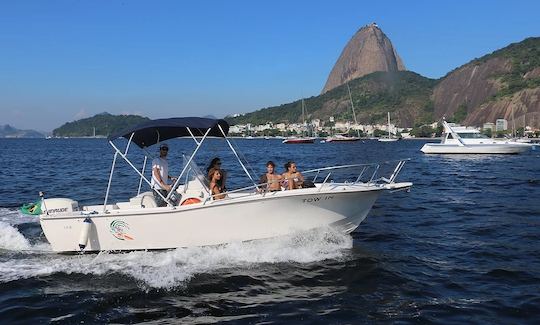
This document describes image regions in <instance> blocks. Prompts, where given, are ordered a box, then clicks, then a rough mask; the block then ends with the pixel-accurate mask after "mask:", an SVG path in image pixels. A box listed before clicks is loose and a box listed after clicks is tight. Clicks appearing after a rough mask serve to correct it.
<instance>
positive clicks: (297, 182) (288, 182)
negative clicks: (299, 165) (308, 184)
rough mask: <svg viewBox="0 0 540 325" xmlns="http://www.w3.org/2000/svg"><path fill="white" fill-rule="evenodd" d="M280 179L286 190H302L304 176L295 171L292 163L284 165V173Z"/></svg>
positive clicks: (294, 164)
mask: <svg viewBox="0 0 540 325" xmlns="http://www.w3.org/2000/svg"><path fill="white" fill-rule="evenodd" d="M281 177H282V178H283V181H282V185H283V187H284V188H285V189H286V190H294V189H298V188H302V185H303V184H304V176H302V174H301V173H300V172H299V171H297V170H296V163H295V162H294V161H288V162H287V163H286V164H285V173H283V175H281Z"/></svg>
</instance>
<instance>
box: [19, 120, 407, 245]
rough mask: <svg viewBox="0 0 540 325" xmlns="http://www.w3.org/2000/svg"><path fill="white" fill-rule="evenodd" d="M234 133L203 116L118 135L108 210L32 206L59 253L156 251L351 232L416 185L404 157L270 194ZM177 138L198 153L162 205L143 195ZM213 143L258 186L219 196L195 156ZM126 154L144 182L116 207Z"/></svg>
mask: <svg viewBox="0 0 540 325" xmlns="http://www.w3.org/2000/svg"><path fill="white" fill-rule="evenodd" d="M228 130H229V125H228V124H227V122H226V121H225V120H215V119H208V118H198V117H187V118H171V119H159V120H150V121H147V122H144V123H142V124H139V125H137V126H135V127H133V128H130V129H127V130H124V131H122V132H120V133H118V134H114V135H112V136H110V137H109V144H110V145H111V146H112V148H113V149H114V151H115V154H114V159H113V163H112V168H111V172H110V176H109V182H108V185H107V190H106V192H105V199H104V202H103V204H101V205H88V206H79V203H78V202H77V201H75V200H72V199H69V198H44V197H43V195H40V196H41V201H38V202H36V203H35V206H25V207H24V208H25V209H26V211H27V212H29V213H32V214H35V215H39V220H40V224H41V227H42V229H43V232H44V234H45V237H46V238H47V240H48V241H49V243H50V244H51V247H52V250H53V251H55V252H63V253H69V252H88V251H91V252H99V251H130V250H154V249H171V248H179V247H193V246H208V245H220V244H226V243H231V242H240V241H250V240H256V239H264V238H272V237H278V236H283V235H290V234H293V233H296V232H301V231H309V230H313V229H317V228H325V227H331V228H333V229H336V230H338V231H341V232H343V233H350V232H352V231H353V230H355V229H356V228H357V227H358V226H359V225H360V223H361V222H362V221H363V220H364V219H365V218H366V217H367V215H368V213H369V211H370V210H371V208H372V206H373V204H374V203H375V201H376V200H377V198H378V196H379V195H380V194H381V193H383V192H395V191H399V190H407V189H409V188H410V187H411V186H412V183H409V182H401V183H398V182H396V178H397V177H398V174H399V173H400V171H401V169H402V168H403V166H404V164H405V161H406V160H399V161H398V160H396V161H394V162H391V163H389V162H387V163H384V164H361V165H346V166H334V167H325V168H317V169H313V170H307V171H302V174H303V175H304V178H305V179H306V180H311V181H312V183H311V184H308V182H305V184H306V186H305V187H303V188H300V189H295V190H282V191H276V192H267V191H266V190H265V188H266V187H265V186H264V185H267V184H259V183H258V178H256V177H255V176H254V175H251V173H250V172H249V171H248V168H246V165H247V166H249V165H248V164H247V161H245V158H243V159H244V160H242V158H240V157H243V155H239V154H238V152H237V149H235V147H234V145H233V143H231V142H230V141H229V139H228V137H227V133H228ZM121 137H122V138H125V139H126V140H127V144H126V148H125V149H123V150H121V149H120V148H119V147H118V146H117V144H116V143H115V142H114V141H115V140H116V139H117V138H121ZM177 137H190V138H191V139H192V140H193V141H194V142H195V149H194V151H193V153H192V154H191V155H190V156H189V157H187V156H184V163H183V167H182V170H181V172H180V174H179V175H178V178H177V180H176V181H175V183H174V184H173V185H172V190H171V192H169V194H167V195H166V196H165V195H162V194H161V193H160V194H158V195H160V196H161V198H162V199H163V200H164V201H165V202H166V203H167V205H166V206H164V207H158V206H157V204H156V200H155V198H154V194H153V193H152V192H141V185H142V183H143V182H144V183H147V184H148V185H150V180H149V179H148V178H147V174H148V173H146V175H145V168H146V165H147V164H146V163H147V161H148V158H150V159H152V156H151V154H150V152H149V151H148V150H147V149H148V148H149V147H152V146H155V145H159V144H160V142H161V141H165V140H168V139H173V138H177ZM208 137H216V138H223V139H224V140H225V142H226V143H224V145H225V146H224V147H225V148H227V147H228V148H230V149H231V151H232V152H233V154H234V156H235V157H237V159H238V163H239V165H240V167H241V170H243V171H244V172H245V175H246V176H247V177H246V178H245V179H246V182H247V183H249V184H248V186H245V187H242V188H239V189H235V190H229V191H228V192H226V193H221V194H219V196H221V195H223V194H225V198H222V199H216V198H218V196H217V195H212V192H211V190H210V189H209V184H208V180H207V177H206V175H205V174H203V173H202V172H201V170H200V168H199V167H198V166H197V164H196V163H195V159H194V158H195V156H196V155H197V153H198V151H199V149H200V148H201V146H202V145H203V143H204V142H205V140H206V139H207V138H208ZM215 141H218V140H215ZM124 142H126V141H124ZM131 144H135V145H136V146H138V147H139V148H141V149H142V151H143V153H144V162H143V164H142V167H141V168H138V167H136V166H135V165H134V164H133V162H131V161H130V160H129V159H128V151H129V148H130V145H131ZM117 158H121V159H123V160H125V161H126V162H127V163H128V165H129V166H130V167H131V168H132V169H133V171H135V173H136V174H137V175H138V176H139V185H138V189H137V188H136V187H135V189H134V191H133V195H134V196H133V197H131V199H129V200H128V201H125V202H115V203H111V202H109V200H108V199H109V193H110V188H111V183H112V180H113V176H114V170H115V166H116V161H117ZM259 163H260V162H259ZM381 167H382V168H381ZM385 167H387V168H389V169H385ZM383 172H385V175H384V176H383ZM386 172H387V173H386ZM173 197H174V198H175V199H173ZM215 197H216V198H215Z"/></svg>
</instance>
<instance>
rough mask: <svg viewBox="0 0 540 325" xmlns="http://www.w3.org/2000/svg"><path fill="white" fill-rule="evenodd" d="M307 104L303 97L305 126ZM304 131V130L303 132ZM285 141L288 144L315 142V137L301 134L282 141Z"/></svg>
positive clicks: (304, 123)
mask: <svg viewBox="0 0 540 325" xmlns="http://www.w3.org/2000/svg"><path fill="white" fill-rule="evenodd" d="M305 110H306V109H305V106H304V99H303V98H302V125H303V126H304V127H306V118H305ZM302 133H303V132H302ZM282 142H283V143H286V144H299V143H313V142H315V138H314V137H305V136H303V135H302V136H300V137H294V136H293V137H289V138H287V139H285V140H283V141H282Z"/></svg>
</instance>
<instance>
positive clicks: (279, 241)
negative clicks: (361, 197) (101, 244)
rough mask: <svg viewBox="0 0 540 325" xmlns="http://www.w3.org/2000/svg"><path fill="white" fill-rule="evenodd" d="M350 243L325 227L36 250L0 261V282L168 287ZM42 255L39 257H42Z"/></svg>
mask: <svg viewBox="0 0 540 325" xmlns="http://www.w3.org/2000/svg"><path fill="white" fill-rule="evenodd" d="M351 247H352V238H351V237H350V236H349V235H344V234H341V233H338V232H335V231H333V230H330V229H325V230H318V231H314V232H309V233H302V234H297V235H294V236H288V237H280V238H275V239H269V240H259V241H252V242H242V243H233V244H228V245H223V246H214V247H195V248H186V249H176V250H172V251H165V252H131V253H126V254H106V253H102V254H99V255H82V256H62V255H56V254H39V255H32V256H28V258H24V259H18V260H13V259H12V260H9V261H5V262H0V282H7V281H13V280H17V279H21V278H32V277H39V276H46V275H51V274H55V273H65V274H71V273H79V274H93V275H106V274H111V273H117V274H123V275H127V276H130V277H132V278H134V279H136V280H138V281H141V283H142V284H143V285H145V286H149V287H153V288H166V289H168V288H173V287H176V286H180V285H184V284H185V283H186V281H188V280H189V279H191V278H192V277H193V276H194V275H196V274H202V273H212V272H216V271H218V270H220V269H224V268H232V267H235V268H237V267H248V268H249V267H253V266H254V265H256V264H257V263H280V262H296V263H309V262H315V261H321V260H325V259H338V258H341V257H343V256H344V254H346V250H344V249H347V248H351ZM44 259H45V261H44Z"/></svg>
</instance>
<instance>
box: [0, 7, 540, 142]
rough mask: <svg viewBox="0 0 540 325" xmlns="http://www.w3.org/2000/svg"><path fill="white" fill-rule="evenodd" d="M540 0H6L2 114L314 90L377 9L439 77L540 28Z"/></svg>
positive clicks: (64, 115)
mask: <svg viewBox="0 0 540 325" xmlns="http://www.w3.org/2000/svg"><path fill="white" fill-rule="evenodd" d="M539 12H540V1H516V2H508V1H445V2H441V1H384V2H375V1H339V0H334V1H192V3H187V2H182V1H159V0H156V1H130V0H124V1H115V0H108V1H106V0H103V1H98V0H92V1H90V0H71V1H53V0H51V1H39V0H38V1H24V0H22V1H1V2H0V31H1V32H0V125H3V124H11V125H13V126H15V127H17V128H23V129H27V128H32V129H37V130H44V131H49V130H52V129H54V128H56V127H58V126H60V125H62V124H63V123H65V122H68V121H73V120H75V119H79V118H82V117H90V116H93V115H94V114H97V113H100V112H104V111H107V112H109V113H112V114H122V113H123V114H125V113H134V114H141V115H144V116H148V117H150V118H162V117H173V116H204V115H214V116H217V117H223V116H225V115H227V114H232V113H240V112H249V111H253V110H256V109H260V108H263V107H268V106H273V105H279V104H283V103H287V102H291V101H294V100H297V99H299V98H302V97H310V96H314V95H317V94H319V93H320V91H321V89H322V87H323V86H324V84H325V82H326V78H327V77H328V74H329V72H330V70H331V69H332V66H333V65H334V63H335V61H336V60H337V58H338V56H339V55H340V53H341V50H342V49H343V47H344V46H345V44H346V43H347V42H348V41H349V39H350V38H351V37H352V36H353V35H354V33H355V32H356V31H357V30H358V29H359V28H360V27H362V26H364V25H366V24H368V23H371V22H377V24H378V25H379V27H380V28H381V29H382V30H383V31H384V33H385V34H386V35H387V36H388V37H389V38H390V39H391V41H392V43H393V44H394V47H395V48H396V49H397V51H398V53H399V54H400V56H401V57H402V59H403V61H404V63H405V65H406V67H407V69H408V70H412V71H415V72H417V73H420V74H421V75H424V76H427V77H431V78H439V77H442V76H443V75H445V74H446V73H447V72H449V71H450V70H452V69H454V68H456V67H458V66H460V65H462V64H465V63H467V62H468V61H470V60H471V59H473V58H475V57H480V56H482V55H484V54H487V53H489V52H492V51H494V50H496V49H499V48H501V47H504V46H506V45H508V44H509V43H512V42H518V41H521V40H523V39H524V38H526V37H530V36H540V35H539V34H540V33H539V32H540V18H539V17H538V13H539Z"/></svg>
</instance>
